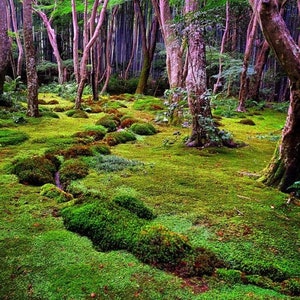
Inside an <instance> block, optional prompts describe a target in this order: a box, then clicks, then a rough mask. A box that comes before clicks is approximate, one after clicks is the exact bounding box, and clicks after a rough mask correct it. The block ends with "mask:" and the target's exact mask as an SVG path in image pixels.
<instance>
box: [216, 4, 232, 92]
mask: <svg viewBox="0 0 300 300" xmlns="http://www.w3.org/2000/svg"><path fill="white" fill-rule="evenodd" d="M229 21H230V9H229V1H226V25H225V30H224V33H223V37H222V42H221V49H220V57H219V73H218V77H217V81H216V83H215V84H214V90H213V93H214V94H216V93H217V92H218V90H219V89H220V87H221V86H222V83H221V79H222V71H223V59H222V55H223V53H224V52H225V44H226V41H227V38H228V34H229Z"/></svg>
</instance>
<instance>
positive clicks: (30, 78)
mask: <svg viewBox="0 0 300 300" xmlns="http://www.w3.org/2000/svg"><path fill="white" fill-rule="evenodd" d="M23 34H24V48H25V58H26V78H27V93H28V95H27V115H28V116H30V117H38V116H39V108H38V77H37V72H36V61H35V49H34V44H33V32H32V1H31V0H23Z"/></svg>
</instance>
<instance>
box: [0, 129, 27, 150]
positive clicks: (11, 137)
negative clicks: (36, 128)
mask: <svg viewBox="0 0 300 300" xmlns="http://www.w3.org/2000/svg"><path fill="white" fill-rule="evenodd" d="M28 139H29V136H28V134H26V133H24V132H21V131H15V130H9V129H0V147H3V146H8V145H17V144H20V143H23V142H24V141H26V140H28Z"/></svg>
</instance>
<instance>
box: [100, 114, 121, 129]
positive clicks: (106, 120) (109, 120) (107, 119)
mask: <svg viewBox="0 0 300 300" xmlns="http://www.w3.org/2000/svg"><path fill="white" fill-rule="evenodd" d="M120 124H121V121H120V119H119V118H118V117H117V116H115V115H114V114H110V115H105V116H104V117H102V118H100V119H99V120H98V121H97V122H96V125H101V126H104V127H105V128H107V131H108V132H113V131H116V130H117V128H118V126H119V125H120Z"/></svg>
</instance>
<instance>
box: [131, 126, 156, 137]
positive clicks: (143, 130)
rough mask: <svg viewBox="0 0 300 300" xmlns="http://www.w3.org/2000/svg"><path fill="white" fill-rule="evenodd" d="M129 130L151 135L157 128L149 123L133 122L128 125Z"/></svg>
mask: <svg viewBox="0 0 300 300" xmlns="http://www.w3.org/2000/svg"><path fill="white" fill-rule="evenodd" d="M130 130H131V131H132V132H134V133H135V134H139V135H153V134H156V133H157V130H156V129H155V127H154V126H153V125H152V124H151V123H134V124H132V125H131V126H130Z"/></svg>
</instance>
